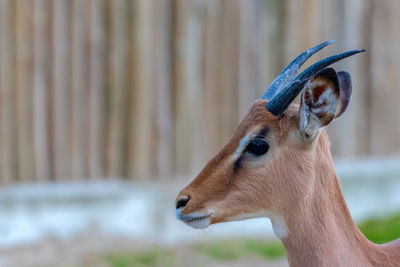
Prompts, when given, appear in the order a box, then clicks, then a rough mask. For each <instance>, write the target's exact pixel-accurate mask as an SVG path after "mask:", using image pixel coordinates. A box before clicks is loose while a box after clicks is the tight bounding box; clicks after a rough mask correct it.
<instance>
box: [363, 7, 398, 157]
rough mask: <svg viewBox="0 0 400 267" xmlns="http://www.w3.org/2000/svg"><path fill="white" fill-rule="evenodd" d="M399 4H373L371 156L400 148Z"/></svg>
mask: <svg viewBox="0 0 400 267" xmlns="http://www.w3.org/2000/svg"><path fill="white" fill-rule="evenodd" d="M399 25H400V1H396V0H394V1H390V0H384V1H379V2H374V7H373V12H372V38H371V40H372V44H371V49H370V52H369V53H371V55H372V57H371V63H370V64H371V70H370V76H371V78H372V82H371V85H372V91H371V103H370V106H369V108H370V109H371V112H370V115H371V150H372V152H373V153H374V154H375V155H385V154H388V153H396V152H398V151H399V148H400V138H399V136H400V115H399V114H400V105H399V104H398V101H399V99H400V90H399V84H400V75H399V73H400V53H399V47H400V34H399Z"/></svg>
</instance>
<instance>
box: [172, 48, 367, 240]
mask: <svg viewBox="0 0 400 267" xmlns="http://www.w3.org/2000/svg"><path fill="white" fill-rule="evenodd" d="M330 43H332V41H328V42H324V43H322V44H320V45H317V46H315V47H313V48H311V49H309V50H307V51H305V52H304V53H302V54H301V55H299V56H298V57H297V58H296V59H295V60H293V61H292V62H291V63H290V64H289V65H288V66H287V67H286V68H285V69H284V70H283V71H282V72H281V73H280V74H279V76H278V77H277V78H276V79H275V80H274V81H273V82H272V84H271V85H270V86H269V87H268V88H267V89H266V91H265V93H264V95H263V96H262V98H261V99H259V100H256V101H255V103H254V104H253V105H252V107H251V109H250V111H249V113H248V114H247V115H246V116H245V118H244V119H243V121H242V122H241V123H240V125H239V127H238V128H237V129H236V131H235V133H234V135H233V137H232V138H231V139H230V140H229V142H228V143H227V144H226V145H225V147H224V148H223V149H222V150H221V151H220V152H219V153H218V154H217V155H216V156H215V157H214V158H213V159H211V160H210V161H209V162H208V163H207V165H206V166H205V167H204V169H203V170H202V171H201V172H200V173H199V175H198V176H197V177H196V178H195V179H194V180H193V181H192V183H191V184H189V185H188V186H187V187H186V188H184V189H183V190H182V191H181V192H180V194H179V196H178V197H177V200H176V217H177V218H178V219H179V220H181V221H183V222H184V223H186V224H188V225H190V226H192V227H194V228H205V227H207V226H209V225H210V224H214V223H218V222H226V221H234V220H242V219H247V218H255V217H269V218H270V219H271V221H272V223H273V226H274V231H275V233H276V234H277V235H278V236H280V237H284V236H285V235H286V234H287V233H286V231H287V230H286V224H287V223H288V221H287V220H288V218H287V216H286V215H287V214H288V213H291V214H295V213H296V212H297V211H299V210H301V209H300V207H304V206H306V205H308V204H307V203H308V202H307V198H309V197H310V196H311V195H312V194H313V192H314V191H315V190H316V188H315V184H316V182H315V179H316V176H315V172H316V171H317V170H316V168H315V167H316V165H317V162H318V164H319V163H321V162H322V163H321V164H319V165H318V168H320V169H322V170H324V171H330V170H332V171H333V167H332V165H331V164H332V160H331V157H330V152H329V142H328V140H327V137H326V136H325V133H323V131H321V129H323V128H324V127H325V126H327V125H328V124H329V123H330V122H331V121H332V120H333V119H334V118H337V117H339V116H340V115H341V114H342V113H343V112H344V111H345V109H346V107H347V105H348V103H349V99H350V95H351V80H350V75H349V74H348V73H346V72H336V71H335V70H334V69H332V68H327V67H328V66H329V65H331V64H333V63H334V62H337V61H339V60H341V59H344V58H346V57H348V56H351V55H354V54H356V53H359V52H362V51H363V50H354V51H349V52H345V53H342V54H338V55H335V56H331V57H328V58H326V59H324V60H321V61H319V62H317V63H315V64H313V65H312V66H310V67H309V68H307V69H306V70H305V71H304V72H302V73H301V74H299V75H297V76H296V74H297V72H298V70H299V68H300V67H301V66H302V65H303V64H304V62H305V61H306V60H307V59H308V58H309V57H310V56H311V55H313V54H314V53H316V52H317V51H319V50H320V49H322V48H323V47H325V46H327V45H328V44H330ZM301 91H302V92H303V93H302V97H301V104H300V105H294V104H291V103H292V101H293V100H294V99H295V98H296V96H297V95H298V94H299V93H300V92H301Z"/></svg>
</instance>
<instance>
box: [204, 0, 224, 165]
mask: <svg viewBox="0 0 400 267" xmlns="http://www.w3.org/2000/svg"><path fill="white" fill-rule="evenodd" d="M221 15H222V2H221V1H215V0H209V1H207V2H206V7H205V21H204V37H203V38H204V48H203V50H204V62H203V65H204V68H203V71H204V73H203V106H202V111H203V114H202V115H203V121H204V123H203V129H202V132H203V140H201V142H202V147H203V148H204V158H205V159H207V158H210V157H211V156H213V155H215V154H216V153H217V152H218V151H219V149H220V148H221V145H223V144H221V143H220V142H219V128H220V125H219V123H220V121H219V118H218V116H217V115H216V114H218V113H219V112H220V102H219V97H220V92H221V87H220V86H219V76H220V71H221V70H220V66H221V60H220V59H221V57H220V53H221V49H220V44H221ZM198 141H200V140H198Z"/></svg>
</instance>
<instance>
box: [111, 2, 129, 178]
mask: <svg viewBox="0 0 400 267" xmlns="http://www.w3.org/2000/svg"><path fill="white" fill-rule="evenodd" d="M109 8H110V9H111V25H110V27H111V40H110V53H109V56H110V58H109V60H110V69H109V72H110V73H109V75H110V88H109V91H108V95H109V96H108V97H109V103H110V106H109V112H110V113H109V122H108V125H107V127H108V129H107V131H108V133H107V134H108V137H107V138H108V139H107V143H108V147H107V163H108V170H107V176H108V177H122V176H124V173H125V171H124V167H125V158H126V157H125V151H126V150H125V149H126V148H125V146H126V130H127V125H128V121H127V119H128V116H127V97H128V94H127V85H128V83H127V81H128V70H127V67H128V65H127V64H128V41H129V31H128V27H127V25H128V24H127V23H128V21H127V14H128V9H127V8H128V5H127V1H125V0H116V1H112V2H109Z"/></svg>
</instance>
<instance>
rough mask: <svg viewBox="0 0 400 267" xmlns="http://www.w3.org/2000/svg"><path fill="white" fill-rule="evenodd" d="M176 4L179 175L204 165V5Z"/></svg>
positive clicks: (178, 2) (177, 160) (175, 68)
mask: <svg viewBox="0 0 400 267" xmlns="http://www.w3.org/2000/svg"><path fill="white" fill-rule="evenodd" d="M175 4H176V5H177V6H176V8H177V9H176V16H177V17H176V23H177V28H176V29H175V36H174V38H175V41H176V47H175V51H174V53H175V54H174V56H175V60H176V64H175V66H174V87H175V88H174V89H175V92H174V93H175V101H176V102H175V103H176V107H175V120H176V129H177V131H176V135H175V138H176V139H175V140H176V141H175V144H176V147H175V152H176V168H177V171H178V172H179V173H192V172H196V171H198V170H199V169H200V167H201V166H202V165H203V163H204V158H203V157H202V154H203V152H202V151H203V148H202V146H201V140H202V131H203V126H202V125H203V121H202V116H201V115H202V114H201V109H202V107H203V103H202V100H203V97H202V86H203V85H202V82H203V80H202V77H203V74H202V70H203V68H202V59H203V56H202V53H203V42H202V36H203V30H204V28H203V27H204V17H203V16H202V14H203V12H202V11H203V10H204V6H203V5H202V3H201V2H199V1H176V2H175Z"/></svg>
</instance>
